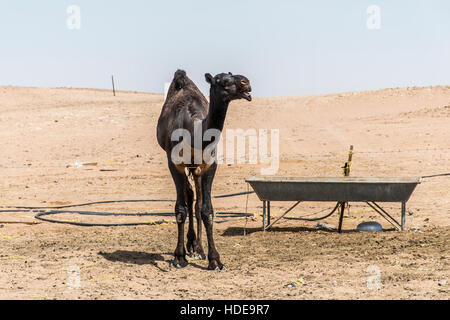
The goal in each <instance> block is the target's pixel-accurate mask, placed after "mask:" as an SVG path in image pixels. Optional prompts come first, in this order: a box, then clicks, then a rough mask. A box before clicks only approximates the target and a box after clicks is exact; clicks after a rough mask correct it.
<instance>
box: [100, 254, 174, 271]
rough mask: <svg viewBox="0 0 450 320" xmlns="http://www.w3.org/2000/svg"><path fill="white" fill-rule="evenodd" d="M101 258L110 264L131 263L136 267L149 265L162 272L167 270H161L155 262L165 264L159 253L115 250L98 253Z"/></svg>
mask: <svg viewBox="0 0 450 320" xmlns="http://www.w3.org/2000/svg"><path fill="white" fill-rule="evenodd" d="M98 254H99V255H101V256H102V257H103V258H105V259H106V260H108V261H112V262H124V263H133V264H137V265H144V264H151V265H153V266H155V267H156V268H158V269H159V270H161V271H163V272H167V270H164V269H161V268H160V267H159V266H158V264H157V261H163V262H166V260H165V259H164V257H163V256H162V255H161V254H159V253H146V252H139V251H126V250H117V251H114V252H102V251H100V252H99V253H98Z"/></svg>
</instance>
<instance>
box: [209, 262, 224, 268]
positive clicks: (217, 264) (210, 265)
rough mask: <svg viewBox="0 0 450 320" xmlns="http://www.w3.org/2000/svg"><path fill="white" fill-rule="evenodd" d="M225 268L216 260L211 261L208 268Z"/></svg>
mask: <svg viewBox="0 0 450 320" xmlns="http://www.w3.org/2000/svg"><path fill="white" fill-rule="evenodd" d="M226 269H227V268H226V267H225V266H224V265H223V264H221V263H220V262H218V261H211V262H210V263H209V266H208V270H226Z"/></svg>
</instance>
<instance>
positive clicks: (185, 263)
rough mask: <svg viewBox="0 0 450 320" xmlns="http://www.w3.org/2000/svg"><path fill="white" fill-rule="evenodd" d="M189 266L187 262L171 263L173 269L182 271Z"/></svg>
mask: <svg viewBox="0 0 450 320" xmlns="http://www.w3.org/2000/svg"><path fill="white" fill-rule="evenodd" d="M187 265H188V262H187V261H179V262H171V263H170V267H171V268H177V269H181V268H184V267H186V266H187Z"/></svg>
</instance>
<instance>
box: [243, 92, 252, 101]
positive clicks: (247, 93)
mask: <svg viewBox="0 0 450 320" xmlns="http://www.w3.org/2000/svg"><path fill="white" fill-rule="evenodd" d="M241 96H242V98H244V99H245V100H247V101H252V95H251V94H250V92H243V93H242V94H241Z"/></svg>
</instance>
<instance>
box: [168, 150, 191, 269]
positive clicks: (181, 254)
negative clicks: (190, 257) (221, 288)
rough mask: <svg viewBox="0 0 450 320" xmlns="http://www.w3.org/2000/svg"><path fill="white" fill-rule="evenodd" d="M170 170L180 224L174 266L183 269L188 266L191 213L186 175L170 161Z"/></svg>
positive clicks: (178, 222)
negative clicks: (187, 231)
mask: <svg viewBox="0 0 450 320" xmlns="http://www.w3.org/2000/svg"><path fill="white" fill-rule="evenodd" d="M169 169H170V173H171V174H172V178H173V181H174V183H175V187H176V190H177V202H176V203H175V217H176V219H177V224H178V242H177V247H176V249H175V252H174V257H175V259H174V261H173V264H172V265H173V266H175V267H177V268H183V267H185V266H187V264H188V262H187V260H186V249H185V248H184V223H185V221H186V216H187V214H188V212H189V209H188V204H187V199H186V194H185V180H186V175H185V174H184V173H181V172H180V171H178V170H177V168H176V167H175V165H174V164H173V163H172V161H170V159H169Z"/></svg>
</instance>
